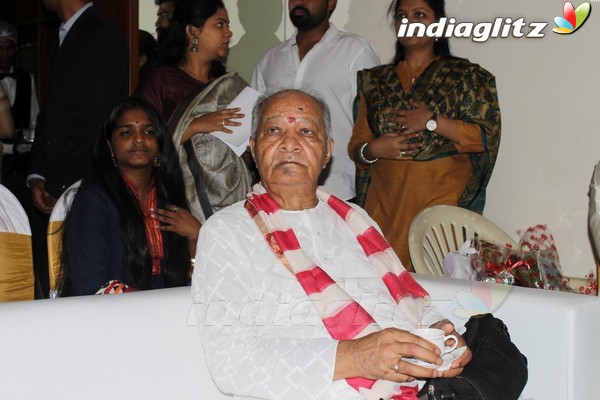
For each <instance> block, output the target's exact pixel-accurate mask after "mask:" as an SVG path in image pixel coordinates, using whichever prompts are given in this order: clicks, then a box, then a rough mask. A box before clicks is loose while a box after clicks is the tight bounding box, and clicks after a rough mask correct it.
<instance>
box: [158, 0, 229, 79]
mask: <svg viewBox="0 0 600 400" xmlns="http://www.w3.org/2000/svg"><path fill="white" fill-rule="evenodd" d="M222 8H225V5H224V4H223V1H222V0H202V1H199V0H180V1H178V2H177V6H176V7H175V11H174V13H173V18H171V21H170V23H169V32H168V35H167V38H166V40H165V41H164V42H163V43H162V44H161V47H160V49H159V52H158V53H159V57H160V59H159V65H176V64H179V63H181V62H182V61H183V60H184V58H185V49H186V48H187V47H188V45H189V41H188V38H187V35H186V32H185V31H186V27H187V26H188V25H193V26H195V27H197V28H202V27H203V26H204V23H205V22H206V20H207V19H209V18H210V17H212V16H213V15H215V13H216V12H217V11H218V10H219V9H222ZM200 51H202V49H200ZM226 72H227V71H226V70H225V65H224V64H223V62H222V61H221V60H215V61H214V62H213V65H212V67H211V69H210V72H209V78H210V79H214V78H218V77H220V76H222V75H225V73H226Z"/></svg>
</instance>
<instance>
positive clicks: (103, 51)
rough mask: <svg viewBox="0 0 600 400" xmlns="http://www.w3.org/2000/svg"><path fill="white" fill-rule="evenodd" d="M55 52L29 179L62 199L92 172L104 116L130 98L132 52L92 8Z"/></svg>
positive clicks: (30, 163)
mask: <svg viewBox="0 0 600 400" xmlns="http://www.w3.org/2000/svg"><path fill="white" fill-rule="evenodd" d="M56 46H57V47H56V48H55V49H54V51H52V52H51V54H52V55H51V61H50V70H49V72H48V77H49V79H48V82H49V83H48V89H47V98H46V101H45V103H44V107H43V108H42V110H41V111H40V114H39V116H38V123H37V128H36V133H35V142H34V145H33V148H32V151H31V158H30V162H29V170H28V173H29V174H39V175H41V176H43V177H44V178H45V179H46V191H48V192H49V193H50V194H52V195H53V196H54V197H56V198H58V197H59V196H60V194H61V193H62V192H63V191H64V190H65V189H66V188H67V187H69V186H70V185H71V184H72V183H73V182H75V181H77V180H79V179H81V178H82V177H83V175H84V174H85V173H86V171H87V170H88V169H89V167H90V162H91V159H92V154H93V149H94V144H95V142H96V138H97V137H98V135H99V133H100V129H101V126H102V120H103V116H104V113H105V112H106V111H107V110H108V109H109V108H110V105H111V104H112V103H113V102H114V101H115V100H117V99H118V98H120V97H124V96H126V95H127V93H128V73H129V52H128V50H127V47H126V46H125V42H124V40H123V37H122V35H121V33H120V32H119V31H118V29H117V28H116V27H115V26H113V25H112V24H111V23H110V22H108V21H107V20H106V19H105V18H104V17H102V16H101V15H100V14H98V13H97V12H96V9H95V7H93V6H92V7H90V8H88V9H87V10H85V11H84V12H83V14H82V15H81V16H80V17H79V18H78V19H77V21H76V22H75V24H74V25H73V26H72V27H71V29H70V30H69V32H68V33H67V36H66V37H65V39H64V41H63V43H62V45H61V46H60V47H58V43H57V44H56Z"/></svg>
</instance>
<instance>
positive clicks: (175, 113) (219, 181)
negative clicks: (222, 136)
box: [136, 0, 252, 223]
mask: <svg viewBox="0 0 600 400" xmlns="http://www.w3.org/2000/svg"><path fill="white" fill-rule="evenodd" d="M231 36H232V32H231V30H229V17H228V15H227V10H226V9H225V6H224V4H223V2H222V1H221V0H202V1H198V0H182V1H178V2H177V6H176V7H175V11H174V14H173V18H172V19H171V21H170V24H169V32H168V37H167V39H166V40H165V41H164V42H163V45H162V46H161V48H160V49H159V64H160V65H162V66H161V67H158V68H155V69H153V70H150V71H148V72H147V73H146V75H145V76H144V79H143V80H142V81H141V82H140V85H139V86H138V87H137V89H136V95H138V96H140V97H143V98H145V99H146V100H148V101H149V102H150V103H152V104H153V105H154V106H155V107H156V108H157V110H158V111H159V112H160V113H161V114H162V115H163V117H164V118H165V120H167V121H169V128H170V131H171V133H172V134H173V142H174V144H175V148H176V150H177V152H178V154H179V162H180V164H181V167H182V170H183V176H184V182H185V186H186V196H187V200H188V203H189V205H190V209H191V211H192V213H193V214H194V216H195V217H196V218H198V219H199V220H200V221H201V222H202V223H204V221H205V219H206V218H208V217H209V216H210V215H211V214H212V212H213V211H216V210H219V209H221V208H223V207H226V206H228V205H230V204H233V203H236V202H237V201H240V200H242V199H245V197H246V193H248V191H249V190H250V187H251V184H252V174H251V172H250V169H249V167H248V165H247V164H246V162H247V161H246V162H245V160H244V158H242V157H238V156H237V155H236V154H235V153H234V152H233V151H232V150H231V149H230V148H229V147H227V145H225V144H224V143H223V142H222V141H220V140H219V139H216V138H215V137H214V136H212V135H208V133H210V132H213V131H222V132H225V133H231V132H232V131H231V130H230V129H229V127H233V126H239V125H240V123H239V122H237V121H236V119H239V118H242V117H243V116H244V115H243V114H240V113H239V111H240V109H239V108H231V109H228V108H226V107H227V105H228V104H229V103H230V102H231V101H232V100H233V99H234V98H235V97H236V96H237V95H238V94H239V93H240V92H241V91H242V90H243V89H244V87H246V86H248V85H247V83H246V82H244V80H243V79H242V78H241V77H240V76H239V75H238V74H237V73H235V72H230V73H227V71H226V70H225V66H224V65H223V62H222V61H221V60H223V59H224V58H225V57H226V56H227V52H228V50H229V42H230V39H231ZM246 160H250V157H248V158H247V159H246Z"/></svg>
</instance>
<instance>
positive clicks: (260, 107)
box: [252, 89, 331, 142]
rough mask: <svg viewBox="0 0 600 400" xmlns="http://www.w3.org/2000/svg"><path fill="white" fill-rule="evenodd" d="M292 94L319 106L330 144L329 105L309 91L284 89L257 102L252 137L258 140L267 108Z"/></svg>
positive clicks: (253, 116)
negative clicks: (259, 127)
mask: <svg viewBox="0 0 600 400" xmlns="http://www.w3.org/2000/svg"><path fill="white" fill-rule="evenodd" d="M292 93H294V94H299V95H301V96H305V97H308V98H309V99H311V100H312V101H314V102H315V103H316V104H317V106H318V107H319V109H320V110H321V118H322V122H323V126H325V137H326V139H327V140H326V142H329V141H330V140H331V112H330V111H329V106H328V105H327V103H325V101H324V100H323V99H322V98H321V96H320V95H318V94H316V93H314V91H312V90H309V89H283V90H279V91H277V92H274V93H268V94H264V95H262V96H260V97H259V98H258V100H257V101H256V104H254V108H253V109H252V137H253V138H254V139H256V135H257V134H258V125H259V124H260V120H261V119H262V117H263V113H264V112H265V109H266V108H267V106H268V105H269V104H271V102H273V101H275V100H277V99H278V98H280V97H282V96H285V95H287V94H292Z"/></svg>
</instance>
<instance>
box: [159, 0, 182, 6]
mask: <svg viewBox="0 0 600 400" xmlns="http://www.w3.org/2000/svg"><path fill="white" fill-rule="evenodd" d="M170 1H171V2H173V3H177V0H154V4H156V5H157V6H160V5H161V4H162V3H168V2H170Z"/></svg>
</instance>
